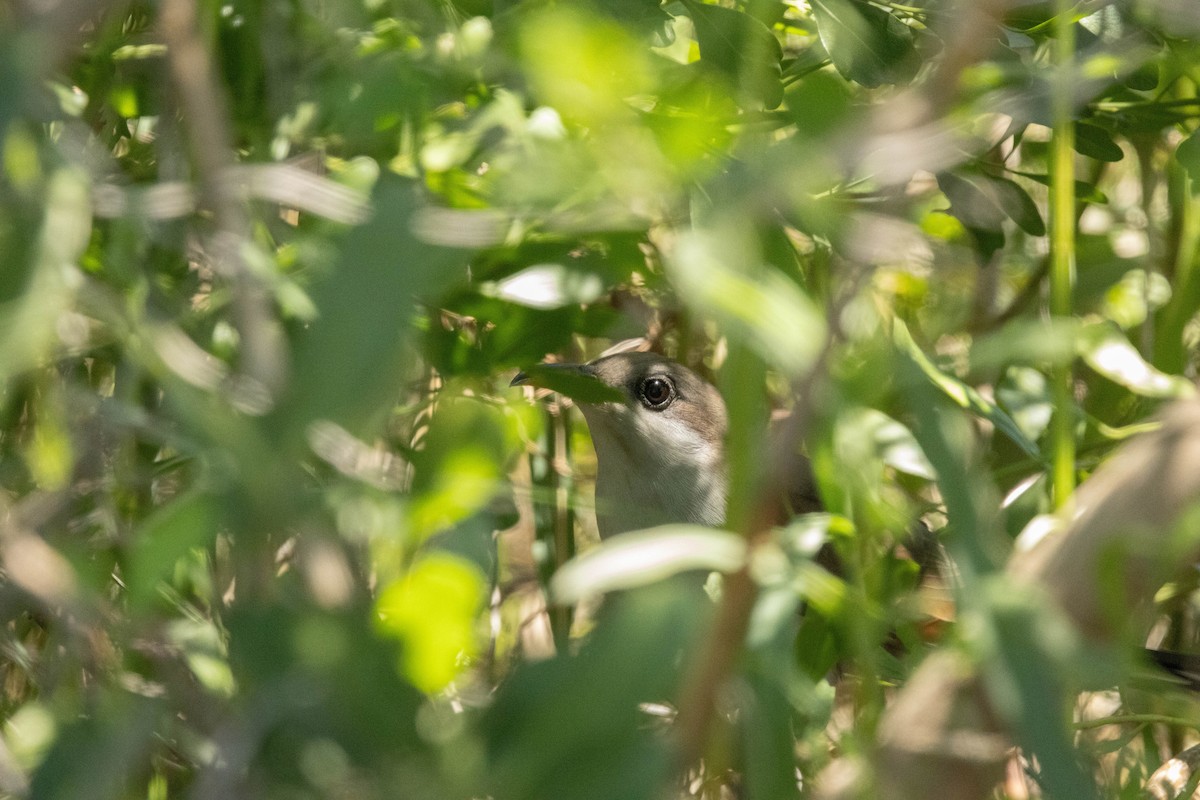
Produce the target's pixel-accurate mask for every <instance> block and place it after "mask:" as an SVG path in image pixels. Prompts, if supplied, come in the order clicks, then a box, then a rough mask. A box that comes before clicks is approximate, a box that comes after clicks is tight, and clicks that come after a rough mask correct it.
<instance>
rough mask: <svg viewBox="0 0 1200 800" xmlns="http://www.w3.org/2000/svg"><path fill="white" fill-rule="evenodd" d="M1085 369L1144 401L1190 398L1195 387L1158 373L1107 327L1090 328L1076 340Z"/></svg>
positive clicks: (1112, 329)
mask: <svg viewBox="0 0 1200 800" xmlns="http://www.w3.org/2000/svg"><path fill="white" fill-rule="evenodd" d="M1079 347H1080V351H1079V354H1080V355H1081V356H1082V357H1083V360H1084V361H1085V362H1087V365H1088V366H1089V367H1091V368H1092V369H1094V370H1096V372H1099V373H1100V374H1101V375H1103V376H1104V377H1106V378H1108V379H1109V380H1112V381H1115V382H1116V383H1119V384H1120V385H1122V386H1124V387H1125V388H1127V389H1129V390H1130V391H1131V392H1134V393H1136V394H1140V395H1143V396H1145V397H1191V396H1193V395H1194V394H1195V391H1196V390H1195V387H1194V386H1193V385H1192V383H1191V381H1189V380H1187V379H1186V378H1183V377H1180V376H1178V375H1168V374H1166V373H1163V372H1159V371H1158V370H1157V369H1155V368H1154V367H1153V366H1152V365H1151V364H1150V363H1149V362H1147V361H1146V360H1145V359H1144V358H1142V355H1141V353H1139V352H1138V351H1137V348H1135V347H1134V346H1133V345H1132V344H1130V342H1129V340H1128V339H1126V338H1125V336H1124V335H1122V334H1121V332H1120V331H1118V330H1117V329H1116V328H1113V327H1112V326H1111V325H1107V324H1098V325H1094V326H1090V327H1089V328H1087V329H1086V330H1085V331H1084V332H1083V336H1082V337H1081V338H1080V340H1079Z"/></svg>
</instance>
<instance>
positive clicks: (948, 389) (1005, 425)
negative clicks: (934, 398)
mask: <svg viewBox="0 0 1200 800" xmlns="http://www.w3.org/2000/svg"><path fill="white" fill-rule="evenodd" d="M895 326H896V327H895V331H894V337H895V341H896V346H897V348H898V349H899V350H900V352H902V353H907V354H908V355H909V356H910V357H911V358H912V359H913V362H914V363H915V364H916V365H917V367H918V368H919V369H920V370H921V372H922V373H923V374H924V375H925V377H926V378H928V379H929V381H930V382H932V383H933V385H934V386H936V387H937V388H938V389H939V390H940V391H941V392H942V393H943V394H944V395H945V396H946V397H948V398H950V399H951V400H952V401H954V403H955V404H956V405H958V406H960V407H961V408H963V409H965V410H967V411H970V412H971V413H973V414H977V415H979V416H981V417H983V418H984V419H986V420H988V421H989V422H991V423H992V424H993V425H995V426H996V429H997V430H999V431H1001V432H1002V433H1004V435H1005V436H1007V437H1008V438H1009V439H1011V440H1012V442H1013V443H1014V444H1015V445H1017V446H1018V447H1019V448H1021V450H1022V451H1024V453H1025V454H1026V455H1027V456H1029V457H1030V458H1033V459H1036V460H1037V461H1041V460H1042V455H1041V451H1040V450H1038V447H1037V445H1036V444H1034V443H1033V442H1031V441H1029V439H1028V438H1026V436H1025V434H1024V433H1023V432H1022V431H1021V427H1020V426H1019V425H1017V423H1016V422H1014V421H1013V419H1012V417H1010V416H1009V415H1008V414H1006V413H1004V411H1002V410H1001V409H1000V408H999V407H997V406H996V404H995V403H992V402H991V401H989V400H987V399H986V398H985V397H984V396H983V395H981V394H980V393H979V391H978V390H976V389H975V388H974V387H972V386H969V385H968V384H966V383H963V382H962V381H960V380H958V379H957V378H954V377H952V376H950V375H947V374H946V373H945V372H943V371H942V370H940V369H938V368H937V366H936V365H935V364H934V363H933V362H932V361H930V360H929V357H928V356H926V355H925V353H923V352H922V351H921V349H920V348H919V347H918V346H917V343H916V342H914V341H913V339H912V335H911V334H909V332H908V329H907V328H906V327H904V324H903V323H901V322H900V321H899V320H897V321H896V323H895Z"/></svg>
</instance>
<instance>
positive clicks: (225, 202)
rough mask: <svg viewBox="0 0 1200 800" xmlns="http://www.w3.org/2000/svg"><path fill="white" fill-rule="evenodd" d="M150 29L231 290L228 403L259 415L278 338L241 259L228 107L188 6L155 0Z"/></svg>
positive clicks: (217, 261) (272, 377)
mask: <svg viewBox="0 0 1200 800" xmlns="http://www.w3.org/2000/svg"><path fill="white" fill-rule="evenodd" d="M158 24H159V31H160V32H161V33H162V37H163V40H164V41H165V42H166V45H167V68H168V70H169V72H170V76H171V81H172V83H173V84H174V86H175V90H176V97H177V99H178V102H179V106H180V109H181V111H182V112H183V117H184V120H185V123H186V125H185V130H186V132H187V138H188V143H189V145H190V149H191V153H192V158H193V161H194V166H195V173H196V183H197V186H198V189H199V194H200V200H201V203H202V204H203V205H204V207H206V208H207V209H208V210H209V211H210V212H211V213H212V218H213V223H214V227H215V230H214V231H213V233H212V234H211V237H210V240H209V247H210V250H211V253H212V261H213V268H214V269H215V270H216V271H217V273H218V274H220V275H221V276H222V277H224V278H225V279H226V280H228V281H229V282H230V283H231V284H232V288H233V292H232V295H233V314H234V321H235V325H236V327H237V329H238V333H239V335H240V337H241V361H240V364H239V366H240V373H241V374H240V375H239V376H238V379H235V383H234V385H233V387H232V388H233V390H234V394H233V398H234V401H235V402H239V401H241V403H242V404H243V405H244V406H245V407H247V409H248V410H254V411H259V412H262V411H265V410H266V409H267V408H269V407H270V405H271V404H272V402H273V399H274V397H275V395H276V394H277V393H278V391H279V389H280V388H281V387H282V385H283V382H284V379H285V377H286V375H285V359H284V350H283V338H282V333H281V332H280V330H279V326H278V324H277V321H276V319H275V316H274V314H273V312H272V309H271V303H270V297H269V296H268V294H267V291H266V288H265V287H264V286H263V285H262V282H261V281H260V280H259V279H258V278H257V277H256V276H254V275H253V274H252V273H251V271H250V269H249V265H248V264H247V263H246V260H245V256H244V250H245V248H246V247H248V246H249V244H250V226H249V223H248V221H247V220H248V217H249V215H248V213H247V209H246V206H245V205H244V203H243V202H242V198H241V195H240V192H239V191H238V189H237V186H236V184H235V182H234V181H233V180H231V179H230V177H231V175H232V174H233V167H234V166H235V163H236V162H235V159H234V157H233V147H232V144H233V134H232V126H231V125H230V121H229V107H228V103H227V102H226V97H225V94H224V93H223V92H222V90H221V87H220V86H219V85H218V82H217V74H216V70H215V69H214V67H213V63H212V59H211V57H210V55H209V52H208V49H207V47H206V46H205V44H204V39H203V38H202V37H201V35H200V29H199V25H198V19H197V3H196V0H163V2H162V5H161V6H160V10H159V18H158Z"/></svg>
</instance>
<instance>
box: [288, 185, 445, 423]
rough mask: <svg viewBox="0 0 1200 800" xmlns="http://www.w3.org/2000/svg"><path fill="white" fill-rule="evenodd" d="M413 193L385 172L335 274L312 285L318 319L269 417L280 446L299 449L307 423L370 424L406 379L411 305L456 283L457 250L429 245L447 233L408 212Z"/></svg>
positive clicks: (412, 209)
mask: <svg viewBox="0 0 1200 800" xmlns="http://www.w3.org/2000/svg"><path fill="white" fill-rule="evenodd" d="M417 192H418V190H417V187H416V186H415V185H414V184H412V183H409V182H407V181H403V180H400V179H397V178H395V177H394V176H388V175H387V174H385V176H384V178H383V179H382V180H381V181H380V183H379V185H378V186H377V187H376V191H375V195H374V197H373V203H374V217H373V219H372V220H371V221H370V222H368V223H366V224H365V225H363V226H361V227H359V228H358V229H356V230H354V231H353V232H352V233H351V234H350V236H349V238H348V239H347V240H346V242H345V243H344V245H343V247H342V251H341V257H340V259H339V260H338V266H337V269H336V271H335V272H334V273H333V274H331V275H329V276H328V277H327V278H326V279H325V280H324V281H322V282H321V283H319V284H317V285H316V286H314V287H313V289H312V292H311V295H312V299H313V302H314V303H315V304H316V307H317V310H318V312H319V317H318V319H317V320H316V321H315V322H313V323H312V324H311V325H310V326H308V327H307V328H306V329H305V330H304V331H303V334H302V335H301V336H300V338H299V341H298V342H297V343H296V347H295V351H294V352H295V364H294V370H293V377H292V381H291V385H292V387H293V389H292V392H291V394H290V395H288V396H287V397H285V398H284V399H283V401H282V402H281V403H280V407H279V409H278V410H277V413H276V416H277V419H278V420H279V422H280V423H281V424H282V425H283V426H284V430H285V431H286V432H287V434H286V435H287V436H288V438H289V440H290V441H293V442H295V441H299V442H303V441H304V435H305V431H306V429H307V427H308V425H309V423H310V422H312V421H313V420H315V419H329V420H331V421H333V422H337V423H338V424H340V425H342V426H343V427H345V428H346V429H348V430H349V431H351V432H352V433H358V432H359V431H360V430H361V429H362V428H363V426H364V425H366V424H367V423H368V422H369V421H370V420H371V419H372V418H374V417H376V416H377V415H378V413H379V411H380V409H382V408H385V407H386V406H387V404H388V403H389V402H390V401H391V400H392V399H393V398H395V397H396V396H397V395H398V394H399V391H400V387H401V385H402V384H403V381H404V380H405V378H406V377H407V372H408V369H409V367H410V365H411V354H410V353H409V352H407V350H406V343H407V341H408V338H409V336H410V334H411V328H410V326H411V324H412V321H413V317H414V314H415V311H416V307H417V303H418V302H419V301H420V300H422V299H426V300H429V299H433V298H436V297H437V296H438V295H439V294H440V292H442V291H444V290H445V289H446V288H447V287H448V286H450V285H452V284H453V283H454V282H456V281H460V280H465V278H466V270H465V263H466V260H467V254H466V251H465V250H462V249H457V248H454V247H447V246H439V245H438V244H434V243H431V241H432V240H433V239H435V238H436V237H437V236H438V234H446V237H447V238H452V234H453V231H448V230H442V227H440V225H441V223H439V222H437V221H436V220H434V221H433V222H429V221H428V220H424V219H423V218H422V217H421V216H420V215H419V214H418V213H417V212H418V211H419V209H421V208H422V204H421V201H420V197H419V195H418V193H417ZM418 223H422V224H418Z"/></svg>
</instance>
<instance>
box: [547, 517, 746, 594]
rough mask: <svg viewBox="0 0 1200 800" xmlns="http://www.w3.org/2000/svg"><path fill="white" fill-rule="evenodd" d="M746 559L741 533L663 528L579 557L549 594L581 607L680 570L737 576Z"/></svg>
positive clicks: (558, 576)
mask: <svg viewBox="0 0 1200 800" xmlns="http://www.w3.org/2000/svg"><path fill="white" fill-rule="evenodd" d="M745 559H746V542H745V540H744V539H743V538H742V537H741V536H738V535H737V534H734V533H729V532H728V531H717V530H711V529H708V528H699V527H695V526H689V525H665V526H662V527H658V528H651V529H649V530H645V531H633V532H630V533H624V534H621V535H620V536H614V537H612V538H611V539H609V540H608V541H606V542H604V543H602V544H601V545H600V546H599V547H596V548H594V549H592V550H589V551H588V552H586V553H584V554H583V555H580V556H576V557H575V558H574V559H572V560H571V561H569V562H567V563H566V564H564V565H563V566H562V568H560V569H559V570H558V571H557V572H556V573H555V574H554V579H553V581H552V582H551V584H550V590H551V594H552V597H553V598H554V600H556V601H557V602H560V603H578V602H580V601H581V600H584V599H585V598H589V597H595V596H597V595H601V594H604V593H606V592H611V591H615V590H618V589H631V588H634V587H636V586H643V585H645V584H648V583H653V582H655V581H661V580H662V579H663V578H666V577H670V576H671V575H676V574H678V573H681V572H691V571H694V570H704V571H710V572H711V571H715V572H733V571H735V570H737V569H738V568H739V567H741V566H742V564H743V563H744V562H745Z"/></svg>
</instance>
